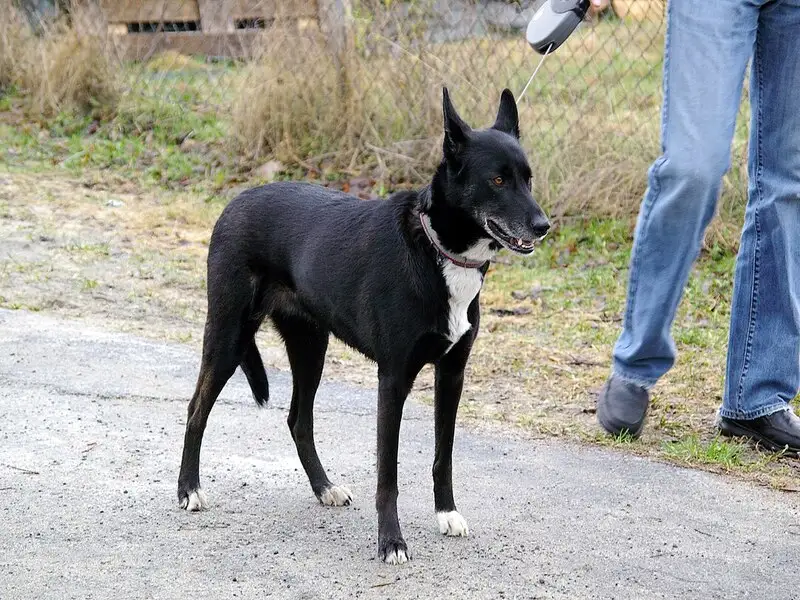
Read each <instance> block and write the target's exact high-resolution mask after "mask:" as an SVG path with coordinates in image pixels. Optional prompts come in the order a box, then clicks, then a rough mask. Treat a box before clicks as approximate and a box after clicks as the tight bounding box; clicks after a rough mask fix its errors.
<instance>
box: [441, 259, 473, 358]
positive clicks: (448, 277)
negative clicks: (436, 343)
mask: <svg viewBox="0 0 800 600" xmlns="http://www.w3.org/2000/svg"><path fill="white" fill-rule="evenodd" d="M442 274H443V275H444V280H445V283H446V284H447V293H448V294H449V297H450V298H449V309H450V310H449V313H448V316H447V320H448V332H447V338H448V339H449V340H450V343H451V344H455V343H456V342H457V341H458V340H460V339H461V337H462V336H463V335H464V334H465V333H467V331H469V328H470V327H471V325H470V322H469V318H468V317H467V309H469V305H470V304H471V303H472V301H473V300H474V299H475V296H477V295H478V292H480V291H481V286H482V285H483V275H482V274H481V272H480V271H479V270H478V269H465V268H464V267H459V266H457V265H454V264H452V263H445V264H444V265H443V267H442Z"/></svg>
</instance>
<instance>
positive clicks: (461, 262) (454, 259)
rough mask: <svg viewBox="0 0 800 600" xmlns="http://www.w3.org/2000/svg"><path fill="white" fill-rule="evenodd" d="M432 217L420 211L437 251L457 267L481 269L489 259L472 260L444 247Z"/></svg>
mask: <svg viewBox="0 0 800 600" xmlns="http://www.w3.org/2000/svg"><path fill="white" fill-rule="evenodd" d="M429 219H430V217H428V215H427V214H426V213H424V212H422V211H420V213H419V221H420V223H422V230H423V231H424V232H425V235H426V236H428V240H429V241H430V243H431V244H433V247H434V248H435V249H436V252H437V253H438V254H439V256H441V257H442V258H445V259H447V260H449V261H450V262H451V263H453V264H454V265H456V266H457V267H462V268H464V269H480V268H481V267H483V266H484V265H485V264H486V263H487V262H489V261H485V260H484V261H477V260H470V259H468V258H467V257H466V256H461V255H458V254H453V253H450V252H448V251H447V250H445V249H444V246H442V244H441V242H440V241H439V238H438V237H437V236H436V233H435V232H434V231H433V228H432V227H431V225H430V221H429Z"/></svg>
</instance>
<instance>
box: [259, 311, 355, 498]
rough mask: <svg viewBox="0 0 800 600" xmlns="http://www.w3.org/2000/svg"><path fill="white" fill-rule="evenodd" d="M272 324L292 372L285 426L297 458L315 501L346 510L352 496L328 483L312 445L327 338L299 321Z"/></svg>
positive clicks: (277, 319)
mask: <svg viewBox="0 0 800 600" xmlns="http://www.w3.org/2000/svg"><path fill="white" fill-rule="evenodd" d="M272 321H273V323H274V324H275V328H276V329H277V330H278V333H280V335H281V337H282V338H283V340H284V342H285V343H286V353H287V354H288V356H289V364H290V366H291V368H292V405H291V408H290V409H289V417H288V419H287V423H288V425H289V431H290V432H291V434H292V439H293V440H294V443H295V446H296V447H297V455H298V456H299V457H300V462H301V463H302V464H303V469H305V472H306V475H307V476H308V481H309V483H310V484H311V489H312V490H313V491H314V495H316V497H317V499H319V501H320V502H321V503H322V504H324V505H327V506H347V505H349V504H350V503H351V502H352V501H353V495H352V494H351V492H350V490H349V489H347V488H346V487H345V486H341V485H333V484H332V483H331V482H330V480H329V479H328V476H327V474H326V473H325V469H324V468H323V466H322V463H321V462H320V460H319V456H318V455H317V448H316V445H315V444H314V397H315V396H316V393H317V388H318V387H319V382H320V378H321V377H322V367H323V366H324V364H325V352H326V351H327V349H328V335H329V334H328V332H327V331H325V330H321V329H319V328H318V327H317V326H316V325H315V324H314V323H311V322H310V321H308V320H306V319H304V318H302V317H296V316H287V315H285V314H280V313H274V314H273V315H272Z"/></svg>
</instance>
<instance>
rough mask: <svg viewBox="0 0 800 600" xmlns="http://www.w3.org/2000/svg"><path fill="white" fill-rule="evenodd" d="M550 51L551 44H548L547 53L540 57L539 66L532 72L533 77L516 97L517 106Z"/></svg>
mask: <svg viewBox="0 0 800 600" xmlns="http://www.w3.org/2000/svg"><path fill="white" fill-rule="evenodd" d="M552 49H553V44H550V45H549V46H548V47H547V51H546V52H545V53H544V55H543V56H542V59H541V60H540V61H539V64H538V65H536V68H535V69H534V70H533V75H531V78H530V79H528V83H526V84H525V87H524V88H522V91H521V92H520V94H519V96H517V104H519V101H520V100H522V97H523V96H524V95H525V92H527V91H528V87H529V86H530V85H531V82H532V81H533V78H534V77H536V73H538V72H539V68H540V67H541V66H542V63H543V62H544V59H545V58H547V55H548V54H550V50H552Z"/></svg>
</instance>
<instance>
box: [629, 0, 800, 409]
mask: <svg viewBox="0 0 800 600" xmlns="http://www.w3.org/2000/svg"><path fill="white" fill-rule="evenodd" d="M751 58H752V68H751V85H750V100H751V104H752V120H751V124H750V128H751V131H750V145H749V157H748V174H749V181H750V183H749V189H748V202H747V210H746V214H745V223H744V228H743V230H742V237H741V244H740V249H739V255H738V257H737V261H736V276H735V283H734V290H733V304H732V308H731V326H730V336H729V340H728V360H727V370H726V384H725V394H724V399H723V404H722V408H721V409H720V414H721V415H722V416H725V417H730V418H738V419H754V418H756V417H759V416H763V415H768V414H771V413H773V412H776V411H778V410H784V409H786V408H787V407H788V403H789V402H790V401H791V400H792V399H793V398H794V397H795V395H796V394H797V391H798V387H800V0H703V1H700V0H670V1H669V2H668V5H667V37H666V45H665V58H664V106H663V110H662V130H661V138H662V155H661V157H660V158H658V160H656V162H655V163H654V164H653V166H652V167H651V168H650V170H649V172H648V190H647V193H646V195H645V198H644V201H643V202H642V206H641V210H640V213H639V218H638V222H637V225H636V232H635V236H634V245H633V254H632V256H631V265H630V276H629V277H630V278H629V282H628V300H627V307H626V311H625V317H624V325H623V332H622V334H621V336H620V338H619V339H618V340H617V343H616V345H615V347H614V360H613V363H614V364H613V371H614V373H615V375H617V376H618V377H620V378H622V379H626V380H628V381H632V382H635V383H639V384H641V385H643V386H645V387H647V388H649V387H652V386H653V385H654V384H655V383H656V381H657V380H658V379H659V378H660V377H661V376H662V375H663V374H664V373H666V372H667V371H668V370H669V369H670V368H671V367H672V365H673V364H674V362H675V344H674V342H673V340H672V337H671V334H670V329H671V326H672V322H673V320H674V318H675V311H676V309H677V307H678V302H679V301H680V299H681V296H682V294H683V289H684V287H685V286H686V281H687V279H688V277H689V271H690V270H691V266H692V263H693V262H694V260H695V259H696V258H697V255H698V253H699V250H700V245H701V243H702V240H703V233H704V231H705V229H706V226H707V225H708V223H709V221H710V220H711V217H712V216H713V215H714V212H715V208H716V203H717V198H718V197H719V191H720V185H721V180H722V176H723V175H724V174H725V172H726V171H727V170H728V168H729V167H730V148H731V142H732V139H733V133H734V125H735V120H736V115H737V112H738V107H739V101H740V98H741V94H742V86H743V81H744V74H745V70H746V67H747V63H748V61H749V60H750V59H751Z"/></svg>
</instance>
